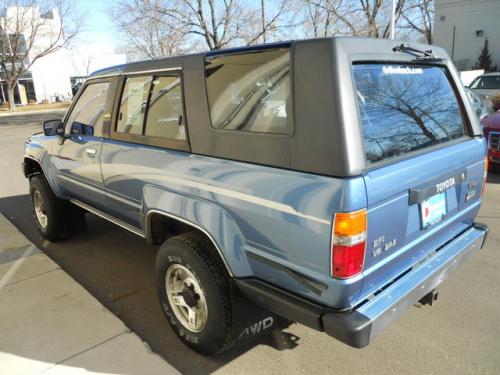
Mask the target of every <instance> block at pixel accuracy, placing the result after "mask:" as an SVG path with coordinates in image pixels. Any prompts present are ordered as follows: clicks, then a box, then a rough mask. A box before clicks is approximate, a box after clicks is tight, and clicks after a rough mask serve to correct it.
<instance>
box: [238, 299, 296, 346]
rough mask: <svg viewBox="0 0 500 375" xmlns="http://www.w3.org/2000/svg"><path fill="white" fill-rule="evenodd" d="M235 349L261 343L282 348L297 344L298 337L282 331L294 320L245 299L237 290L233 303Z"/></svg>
mask: <svg viewBox="0 0 500 375" xmlns="http://www.w3.org/2000/svg"><path fill="white" fill-rule="evenodd" d="M233 306H234V307H233V332H234V339H235V349H236V350H238V348H240V349H241V348H244V347H248V346H251V345H252V344H253V345H256V344H260V343H264V344H267V345H271V346H273V347H275V348H276V349H279V350H282V349H286V348H288V347H290V346H292V347H293V346H295V345H296V344H295V342H296V341H297V339H298V338H296V337H295V336H294V335H291V334H289V333H285V332H282V330H283V329H285V328H287V327H289V326H290V325H291V324H292V323H293V322H292V321H290V320H288V319H285V318H282V317H280V316H278V315H276V314H273V313H271V312H269V311H267V310H265V309H263V308H261V307H259V306H257V305H255V304H254V303H252V302H250V301H248V300H246V299H244V298H243V297H241V296H240V295H239V294H238V293H237V292H236V293H235V296H234V305H233Z"/></svg>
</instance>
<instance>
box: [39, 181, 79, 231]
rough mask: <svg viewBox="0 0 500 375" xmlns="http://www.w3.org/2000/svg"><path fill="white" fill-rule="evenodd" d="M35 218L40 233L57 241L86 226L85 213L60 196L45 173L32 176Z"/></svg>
mask: <svg viewBox="0 0 500 375" xmlns="http://www.w3.org/2000/svg"><path fill="white" fill-rule="evenodd" d="M30 196H31V203H32V212H33V219H34V221H35V224H36V226H37V228H38V231H39V232H40V234H41V235H42V236H43V237H44V238H46V239H47V240H49V241H56V240H59V239H61V238H64V237H66V236H68V235H69V233H70V232H73V231H75V230H79V231H81V230H83V229H84V228H85V226H86V222H85V213H84V212H83V211H82V210H80V209H79V208H78V207H75V206H73V205H71V204H70V203H69V202H68V201H65V200H63V199H60V198H58V197H57V196H56V195H55V194H54V192H53V191H52V188H51V187H50V185H49V183H48V182H47V179H46V178H45V176H43V175H35V176H32V177H31V178H30Z"/></svg>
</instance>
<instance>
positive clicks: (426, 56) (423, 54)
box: [392, 43, 443, 61]
mask: <svg viewBox="0 0 500 375" xmlns="http://www.w3.org/2000/svg"><path fill="white" fill-rule="evenodd" d="M392 50H393V51H394V52H406V53H409V54H410V55H412V56H415V57H416V59H415V60H425V61H441V60H443V58H442V57H438V56H436V55H434V54H433V53H432V50H427V51H423V50H420V49H417V48H413V47H411V46H409V45H408V44H405V43H401V44H400V45H397V46H396V47H394V48H393V49H392Z"/></svg>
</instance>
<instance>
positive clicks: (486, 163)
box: [481, 156, 489, 195]
mask: <svg viewBox="0 0 500 375" xmlns="http://www.w3.org/2000/svg"><path fill="white" fill-rule="evenodd" d="M488 163H489V160H488V157H487V156H486V157H485V158H484V175H483V186H482V187H481V195H483V193H484V190H485V189H486V178H487V177H488Z"/></svg>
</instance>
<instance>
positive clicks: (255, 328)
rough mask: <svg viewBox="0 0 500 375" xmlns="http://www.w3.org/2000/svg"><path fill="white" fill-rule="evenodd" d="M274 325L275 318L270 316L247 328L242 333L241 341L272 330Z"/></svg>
mask: <svg viewBox="0 0 500 375" xmlns="http://www.w3.org/2000/svg"><path fill="white" fill-rule="evenodd" d="M273 323H274V318H273V317H272V316H268V317H267V318H264V319H262V320H259V321H258V322H256V323H254V324H252V325H250V326H248V327H246V328H245V329H244V330H243V331H242V332H241V334H240V337H239V340H242V339H245V338H248V337H250V336H255V335H256V334H258V333H260V332H261V331H265V330H266V329H269V328H271V327H272V325H273Z"/></svg>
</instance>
